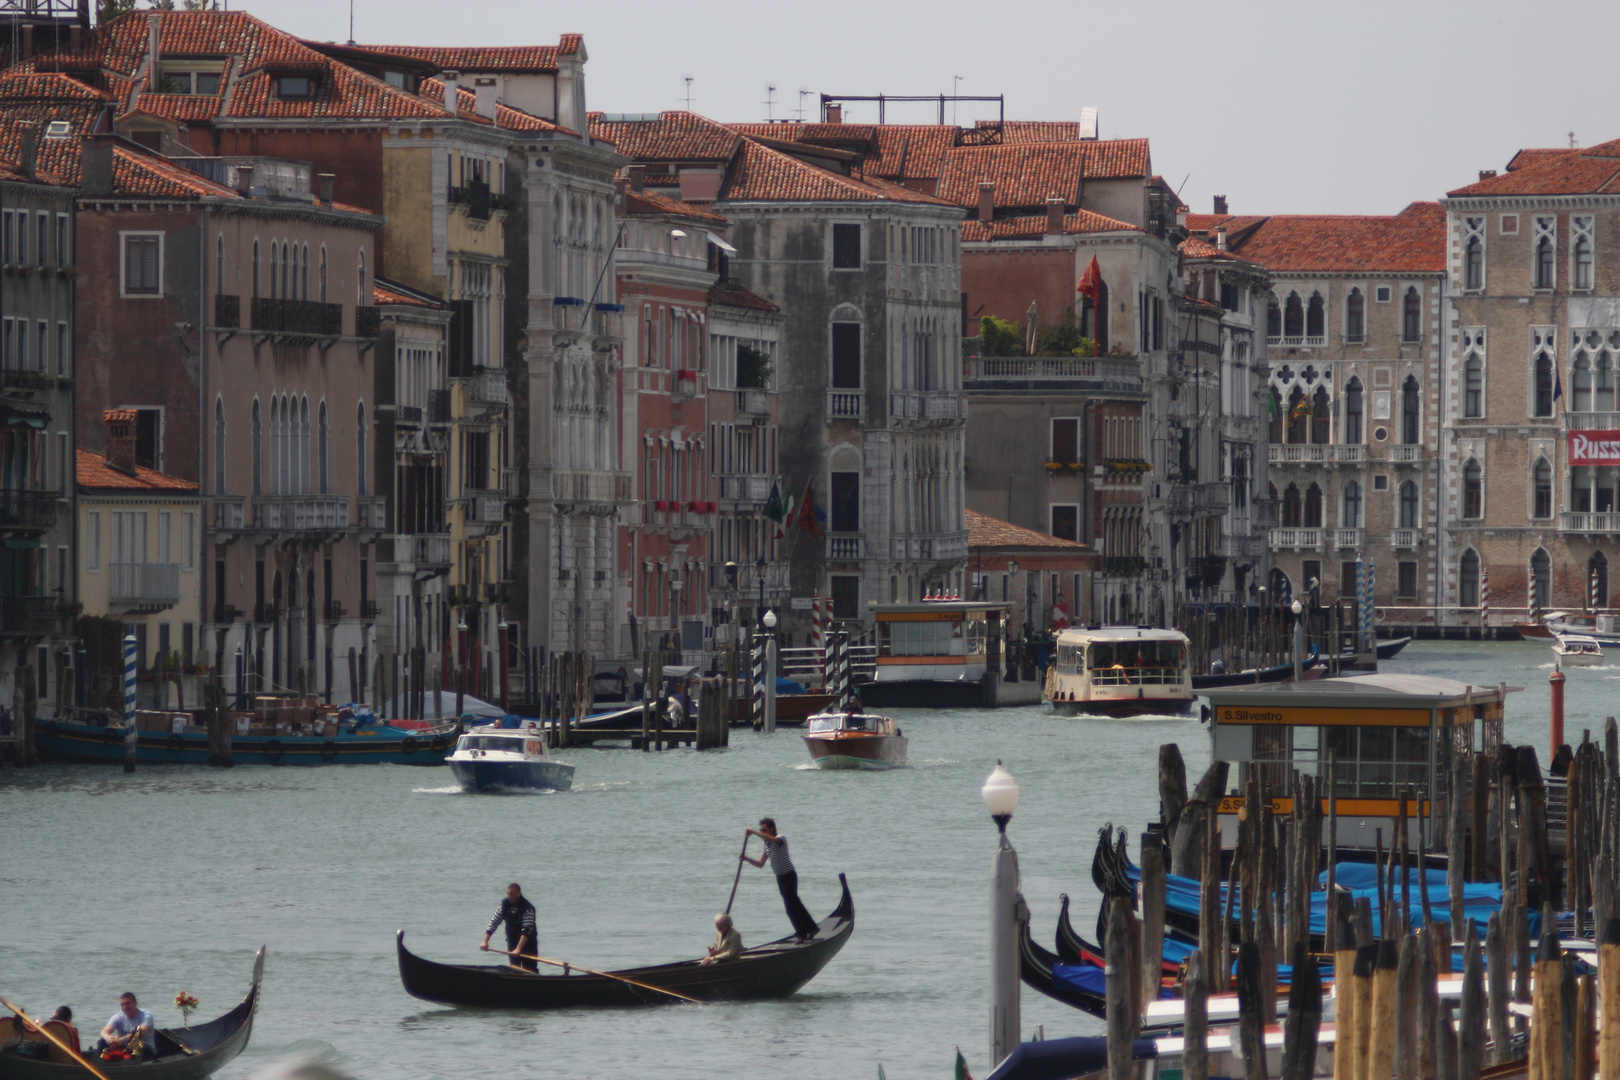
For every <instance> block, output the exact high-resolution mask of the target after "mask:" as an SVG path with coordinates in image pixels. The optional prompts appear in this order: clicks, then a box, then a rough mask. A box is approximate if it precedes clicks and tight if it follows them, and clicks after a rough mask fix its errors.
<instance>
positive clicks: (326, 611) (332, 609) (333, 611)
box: [321, 600, 349, 622]
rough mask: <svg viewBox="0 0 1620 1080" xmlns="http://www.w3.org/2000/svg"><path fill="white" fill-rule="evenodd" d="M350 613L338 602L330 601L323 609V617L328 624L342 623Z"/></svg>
mask: <svg viewBox="0 0 1620 1080" xmlns="http://www.w3.org/2000/svg"><path fill="white" fill-rule="evenodd" d="M348 613H349V612H348V609H346V608H345V607H344V606H343V605H342V604H340V603H338V602H337V601H336V600H328V601H327V602H326V603H325V604H324V605H322V607H321V615H322V617H323V618H324V619H325V620H326V621H327V622H342V621H343V617H344V616H345V615H347V614H348Z"/></svg>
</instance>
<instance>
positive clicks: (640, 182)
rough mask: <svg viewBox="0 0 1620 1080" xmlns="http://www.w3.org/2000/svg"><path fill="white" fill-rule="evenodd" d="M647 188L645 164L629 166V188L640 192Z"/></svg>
mask: <svg viewBox="0 0 1620 1080" xmlns="http://www.w3.org/2000/svg"><path fill="white" fill-rule="evenodd" d="M646 188H647V166H645V165H632V166H630V190H631V191H634V192H635V193H636V194H638V195H639V194H640V193H641V192H643V191H645V190H646Z"/></svg>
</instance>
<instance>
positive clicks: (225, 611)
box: [214, 602, 246, 624]
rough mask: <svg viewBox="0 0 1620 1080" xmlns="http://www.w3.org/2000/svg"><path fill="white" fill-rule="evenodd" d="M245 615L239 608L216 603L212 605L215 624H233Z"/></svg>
mask: <svg viewBox="0 0 1620 1080" xmlns="http://www.w3.org/2000/svg"><path fill="white" fill-rule="evenodd" d="M244 614H246V613H245V612H244V611H243V610H242V609H241V608H236V607H232V606H231V605H229V604H226V603H223V602H218V603H215V604H214V621H215V622H217V623H222V624H223V623H233V622H236V621H237V620H238V619H240V618H241V617H242V616H243V615H244Z"/></svg>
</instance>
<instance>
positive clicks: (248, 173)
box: [236, 162, 253, 199]
mask: <svg viewBox="0 0 1620 1080" xmlns="http://www.w3.org/2000/svg"><path fill="white" fill-rule="evenodd" d="M236 193H237V194H238V195H240V196H242V198H244V199H249V198H252V197H253V165H252V163H250V162H249V163H244V164H241V165H238V166H237V167H236Z"/></svg>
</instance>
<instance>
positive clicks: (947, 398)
mask: <svg viewBox="0 0 1620 1080" xmlns="http://www.w3.org/2000/svg"><path fill="white" fill-rule="evenodd" d="M889 415H891V416H893V417H894V418H895V419H896V420H955V419H959V418H961V417H964V416H966V415H967V399H966V396H965V395H963V394H956V393H950V392H945V391H917V390H896V391H895V392H894V393H892V394H890V395H889Z"/></svg>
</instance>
